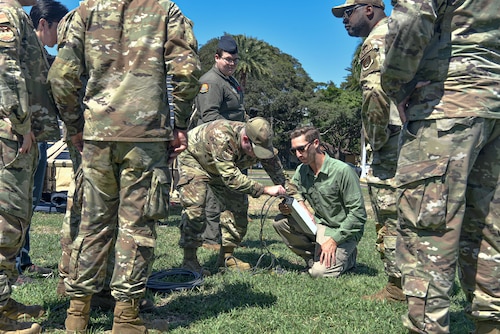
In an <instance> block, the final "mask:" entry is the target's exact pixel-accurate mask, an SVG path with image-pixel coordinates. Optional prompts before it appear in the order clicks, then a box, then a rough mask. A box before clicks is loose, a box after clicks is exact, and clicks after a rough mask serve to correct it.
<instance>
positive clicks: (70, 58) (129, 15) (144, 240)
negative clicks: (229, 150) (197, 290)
mask: <svg viewBox="0 0 500 334" xmlns="http://www.w3.org/2000/svg"><path fill="white" fill-rule="evenodd" d="M66 20H67V27H66V32H65V35H64V36H62V37H63V38H62V40H61V41H60V47H59V52H58V55H57V57H56V60H55V62H54V64H53V65H52V68H51V70H50V76H49V80H50V81H51V84H52V87H53V91H54V96H55V99H56V103H57V105H58V108H59V110H60V112H61V117H62V119H63V121H64V122H65V124H66V127H67V130H68V133H69V135H70V136H71V141H72V142H73V143H74V144H75V146H76V147H77V148H79V150H80V151H82V169H83V175H84V180H83V182H84V185H83V189H84V190H83V193H84V196H83V203H82V217H81V219H82V220H81V223H80V227H79V231H78V234H77V237H76V239H75V241H74V242H73V244H72V247H73V251H72V257H71V260H70V268H69V273H70V276H69V277H67V278H66V279H65V287H66V293H67V294H68V295H69V296H70V298H71V300H70V305H69V308H68V311H67V317H66V322H65V324H66V331H68V332H79V331H81V332H83V331H86V329H87V326H88V321H89V312H90V300H91V297H92V295H93V294H94V293H97V292H99V291H101V290H102V289H103V287H104V285H105V276H106V270H107V263H108V261H107V260H108V256H109V253H110V252H114V259H115V263H114V268H113V276H112V278H111V282H110V287H111V293H112V295H113V297H114V298H115V300H116V305H115V309H114V320H113V329H112V332H113V333H116V334H117V333H146V332H147V329H146V327H145V326H144V323H143V321H142V320H141V318H140V316H139V311H138V303H139V300H140V299H141V297H142V296H143V295H144V292H145V290H146V281H147V278H148V276H149V273H150V271H151V267H152V263H153V259H154V248H155V243H156V231H155V225H156V221H157V220H159V219H164V218H166V216H167V210H168V207H167V205H168V195H169V190H170V185H169V183H170V177H169V176H170V174H169V170H168V162H169V160H170V161H171V160H173V159H175V157H176V156H177V155H178V154H179V153H180V152H182V151H183V150H184V149H186V146H187V131H186V128H187V122H188V120H189V117H190V114H191V105H192V100H193V99H194V97H195V95H196V93H197V91H198V89H199V85H198V79H197V77H196V75H195V74H196V72H198V71H199V67H200V63H199V59H198V56H197V53H196V51H197V41H196V39H195V37H194V35H193V31H192V23H191V21H190V20H189V19H187V18H186V17H185V16H184V15H183V14H182V12H181V11H180V9H179V8H178V6H177V5H176V4H174V3H173V2H171V1H163V2H158V1H151V0H131V1H127V2H117V1H112V0H88V1H83V2H81V3H80V6H79V7H78V8H77V9H76V10H74V11H72V12H71V16H70V17H67V18H66ZM82 75H83V76H84V77H85V78H87V79H88V81H87V83H86V88H85V96H84V98H83V103H84V106H85V111H84V113H83V114H82V112H81V110H80V101H79V95H78V91H79V90H80V89H81V87H82V86H83V83H82V79H81V78H82ZM167 76H171V78H172V80H171V84H172V86H173V93H172V97H173V107H174V113H175V124H174V129H172V128H171V127H170V115H169V113H170V108H169V105H168V98H167ZM169 152H170V154H169Z"/></svg>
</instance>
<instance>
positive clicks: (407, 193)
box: [396, 157, 449, 231]
mask: <svg viewBox="0 0 500 334" xmlns="http://www.w3.org/2000/svg"><path fill="white" fill-rule="evenodd" d="M448 162H449V157H444V158H440V159H436V160H428V161H422V162H419V163H415V164H409V165H406V166H403V167H400V168H399V169H398V172H397V175H396V183H397V186H398V187H403V188H404V189H403V191H402V192H401V195H400V198H399V201H398V210H399V212H400V213H401V214H402V215H403V217H404V219H401V220H400V224H401V225H405V224H410V225H412V226H413V227H415V228H418V229H424V230H434V231H435V230H444V229H445V228H446V207H447V202H448V185H447V183H446V182H445V173H446V170H447V168H448Z"/></svg>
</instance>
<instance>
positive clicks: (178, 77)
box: [165, 3, 201, 129]
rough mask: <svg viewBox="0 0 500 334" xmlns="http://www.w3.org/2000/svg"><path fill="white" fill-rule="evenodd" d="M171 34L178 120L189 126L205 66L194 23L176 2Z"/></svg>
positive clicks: (168, 49)
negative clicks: (200, 76) (199, 80)
mask: <svg viewBox="0 0 500 334" xmlns="http://www.w3.org/2000/svg"><path fill="white" fill-rule="evenodd" d="M167 31H168V36H167V42H166V44H165V63H166V68H167V75H169V76H171V78H172V81H171V84H172V87H173V91H172V100H173V101H172V102H173V107H174V118H175V120H174V122H175V126H176V127H178V128H182V129H186V128H187V127H188V124H189V118H190V116H191V112H192V103H193V99H194V98H195V96H196V94H197V93H198V90H199V87H200V86H199V83H198V77H199V74H200V70H201V65H200V60H199V58H198V54H197V51H198V42H197V40H196V38H195V36H194V33H193V23H192V22H191V21H190V20H189V19H188V18H187V17H185V16H184V15H183V14H182V12H181V11H180V9H179V7H177V5H175V4H173V3H172V6H171V7H170V12H169V20H168V27H167Z"/></svg>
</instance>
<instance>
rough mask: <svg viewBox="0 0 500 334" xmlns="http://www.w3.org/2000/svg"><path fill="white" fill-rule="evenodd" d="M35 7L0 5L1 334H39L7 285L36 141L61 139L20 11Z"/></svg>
mask: <svg viewBox="0 0 500 334" xmlns="http://www.w3.org/2000/svg"><path fill="white" fill-rule="evenodd" d="M35 3H36V1H28V0H20V1H16V0H1V1H0V50H1V51H0V114H1V117H0V151H1V152H2V153H1V154H2V159H1V161H0V171H1V173H0V234H1V238H0V291H1V294H0V332H4V333H23V334H29V333H39V332H40V331H41V327H40V325H38V324H36V323H32V322H20V321H18V319H19V320H21V319H26V318H32V317H36V318H37V317H40V316H41V315H43V313H44V310H43V308H42V307H41V306H38V305H33V306H26V305H23V304H21V303H18V302H16V301H15V300H14V299H12V298H11V292H12V287H11V285H12V283H14V282H15V281H16V278H17V277H18V275H19V272H18V271H17V270H16V267H15V265H16V262H15V259H16V255H17V254H18V253H19V251H20V249H21V247H22V246H23V244H24V236H25V231H26V230H27V228H28V227H29V224H30V220H31V214H32V200H33V176H34V172H35V167H36V163H37V161H38V147H37V145H36V140H38V141H44V140H57V139H58V138H59V137H60V133H59V126H58V124H57V114H56V108H55V105H54V101H53V100H52V97H51V93H50V89H49V86H48V84H47V71H48V63H47V60H46V58H45V55H44V52H45V50H44V49H43V46H42V45H41V44H40V42H39V40H38V37H37V36H36V34H35V31H34V27H33V24H32V22H31V20H30V18H29V17H28V15H27V14H26V12H25V11H24V10H23V8H22V6H32V5H34V4H35ZM35 138H36V139H35Z"/></svg>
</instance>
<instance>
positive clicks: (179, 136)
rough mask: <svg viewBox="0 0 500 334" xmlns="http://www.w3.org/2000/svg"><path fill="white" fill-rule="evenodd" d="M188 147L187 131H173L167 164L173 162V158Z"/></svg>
mask: <svg viewBox="0 0 500 334" xmlns="http://www.w3.org/2000/svg"><path fill="white" fill-rule="evenodd" d="M187 147H188V135H187V130H179V129H174V140H172V141H171V142H170V148H169V155H168V163H169V164H171V163H173V162H174V160H175V158H177V156H178V155H179V154H181V152H182V151H184V150H185V149H186V148H187Z"/></svg>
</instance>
